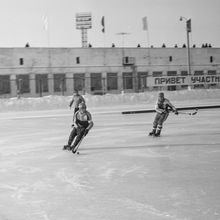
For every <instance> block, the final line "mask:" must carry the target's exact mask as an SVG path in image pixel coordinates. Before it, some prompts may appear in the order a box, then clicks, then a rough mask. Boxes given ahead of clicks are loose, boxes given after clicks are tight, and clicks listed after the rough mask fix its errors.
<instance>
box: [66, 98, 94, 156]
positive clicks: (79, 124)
mask: <svg viewBox="0 0 220 220" xmlns="http://www.w3.org/2000/svg"><path fill="white" fill-rule="evenodd" d="M72 127H73V129H72V131H71V133H70V136H69V140H68V144H67V145H65V146H64V147H63V150H67V149H68V150H72V152H73V153H75V147H76V146H77V144H78V143H79V142H80V140H81V138H83V136H86V135H87V134H88V132H89V130H90V129H91V128H92V127H93V121H92V116H91V114H90V112H88V111H87V110H86V104H85V103H84V102H82V103H80V104H79V110H78V111H77V112H76V113H75V114H74V117H73V125H72ZM74 139H75V140H74ZM73 141H74V143H73ZM72 143H73V145H72Z"/></svg>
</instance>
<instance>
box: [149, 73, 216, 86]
mask: <svg viewBox="0 0 220 220" xmlns="http://www.w3.org/2000/svg"><path fill="white" fill-rule="evenodd" d="M146 80H147V86H148V87H150V86H178V85H201V84H219V83H220V76H219V75H193V76H163V77H147V78H146Z"/></svg>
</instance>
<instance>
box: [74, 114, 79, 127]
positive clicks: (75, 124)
mask: <svg viewBox="0 0 220 220" xmlns="http://www.w3.org/2000/svg"><path fill="white" fill-rule="evenodd" d="M76 117H77V112H76V113H75V114H74V116H73V126H74V127H75V128H76V129H77V128H78V124H77V123H76V121H77V120H76V119H77V118H76Z"/></svg>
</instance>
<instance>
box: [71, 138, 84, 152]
mask: <svg viewBox="0 0 220 220" xmlns="http://www.w3.org/2000/svg"><path fill="white" fill-rule="evenodd" d="M84 137H85V135H83V136H82V137H81V139H80V141H79V143H78V144H77V145H76V147H75V148H74V149H73V150H72V152H73V153H74V154H75V153H76V152H77V150H78V148H79V146H80V144H81V142H82V140H83V138H84Z"/></svg>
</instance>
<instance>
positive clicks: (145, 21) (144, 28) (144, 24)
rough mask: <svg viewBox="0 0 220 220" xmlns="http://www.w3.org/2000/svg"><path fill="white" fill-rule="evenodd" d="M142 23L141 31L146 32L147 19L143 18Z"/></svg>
mask: <svg viewBox="0 0 220 220" xmlns="http://www.w3.org/2000/svg"><path fill="white" fill-rule="evenodd" d="M142 22H143V30H144V31H147V29H148V26H147V17H143V18H142Z"/></svg>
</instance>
